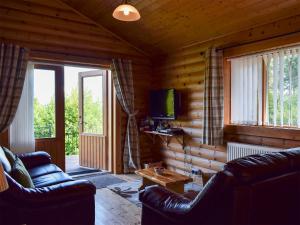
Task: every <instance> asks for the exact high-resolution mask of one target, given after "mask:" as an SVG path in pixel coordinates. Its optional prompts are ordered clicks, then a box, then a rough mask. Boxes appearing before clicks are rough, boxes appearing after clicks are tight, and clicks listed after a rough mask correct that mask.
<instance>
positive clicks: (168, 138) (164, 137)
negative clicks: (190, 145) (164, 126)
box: [143, 131, 185, 149]
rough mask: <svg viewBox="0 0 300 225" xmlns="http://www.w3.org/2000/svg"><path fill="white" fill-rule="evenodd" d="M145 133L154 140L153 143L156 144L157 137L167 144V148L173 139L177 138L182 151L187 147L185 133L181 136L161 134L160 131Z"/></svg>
mask: <svg viewBox="0 0 300 225" xmlns="http://www.w3.org/2000/svg"><path fill="white" fill-rule="evenodd" d="M143 132H144V133H145V134H146V135H148V136H149V137H150V138H151V139H152V142H153V143H155V137H156V136H158V137H159V138H160V139H161V140H162V141H163V142H164V143H166V144H167V146H169V143H170V141H171V139H172V138H175V139H176V140H177V141H178V143H179V144H180V145H181V146H182V149H184V147H185V143H184V133H183V132H182V133H181V134H168V133H161V132H158V131H143Z"/></svg>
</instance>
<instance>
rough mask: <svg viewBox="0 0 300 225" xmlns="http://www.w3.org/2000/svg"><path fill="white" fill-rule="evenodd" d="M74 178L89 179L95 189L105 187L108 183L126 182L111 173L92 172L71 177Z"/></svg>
mask: <svg viewBox="0 0 300 225" xmlns="http://www.w3.org/2000/svg"><path fill="white" fill-rule="evenodd" d="M73 178H74V179H75V180H89V181H90V182H92V183H93V184H94V185H95V186H96V188H97V189H100V188H105V187H107V186H109V185H113V184H120V183H126V181H125V180H122V179H120V178H118V177H116V176H114V175H111V174H107V173H106V174H103V173H99V174H92V175H87V176H80V177H73Z"/></svg>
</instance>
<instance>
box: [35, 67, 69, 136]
mask: <svg viewBox="0 0 300 225" xmlns="http://www.w3.org/2000/svg"><path fill="white" fill-rule="evenodd" d="M34 69H39V70H52V71H54V77H55V79H54V80H55V82H54V83H55V90H54V93H55V94H54V95H55V96H54V98H55V136H54V137H42V138H36V137H34V138H35V140H36V141H43V140H56V139H59V138H60V137H61V136H62V135H64V132H65V131H64V125H62V124H64V79H63V76H64V71H63V66H57V65H49V64H40V63H35V64H34Z"/></svg>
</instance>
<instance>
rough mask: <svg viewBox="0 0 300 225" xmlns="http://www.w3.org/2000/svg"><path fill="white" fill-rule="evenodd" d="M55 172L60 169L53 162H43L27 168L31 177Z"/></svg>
mask: <svg viewBox="0 0 300 225" xmlns="http://www.w3.org/2000/svg"><path fill="white" fill-rule="evenodd" d="M57 172H62V170H61V169H60V168H59V167H58V166H56V165H54V164H45V165H41V166H37V167H34V168H31V169H29V170H28V173H29V175H30V177H31V178H32V179H33V178H36V177H39V176H43V175H45V174H50V173H57Z"/></svg>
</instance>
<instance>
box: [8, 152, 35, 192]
mask: <svg viewBox="0 0 300 225" xmlns="http://www.w3.org/2000/svg"><path fill="white" fill-rule="evenodd" d="M11 176H12V177H13V178H14V179H15V180H16V181H17V182H19V183H20V184H21V185H22V186H23V187H25V188H34V184H33V182H32V180H31V177H30V175H29V173H28V171H27V169H26V168H25V166H24V164H23V163H22V161H21V159H19V158H18V157H16V160H15V162H14V164H13V166H12V170H11Z"/></svg>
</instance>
